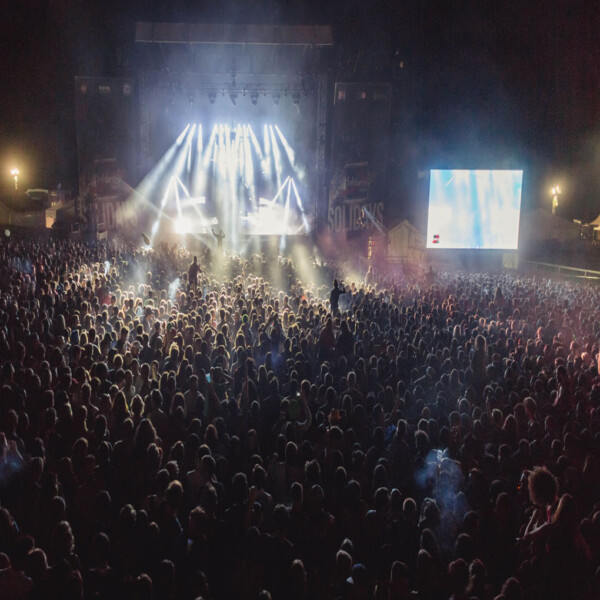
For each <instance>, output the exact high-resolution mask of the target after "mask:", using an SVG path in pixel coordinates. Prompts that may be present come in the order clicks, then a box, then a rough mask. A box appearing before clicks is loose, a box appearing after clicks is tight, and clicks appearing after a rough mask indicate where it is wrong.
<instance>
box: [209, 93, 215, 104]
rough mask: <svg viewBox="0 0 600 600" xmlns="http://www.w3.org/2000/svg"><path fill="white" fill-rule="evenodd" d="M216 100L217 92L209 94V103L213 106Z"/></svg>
mask: <svg viewBox="0 0 600 600" xmlns="http://www.w3.org/2000/svg"><path fill="white" fill-rule="evenodd" d="M216 99H217V92H214V91H211V92H208V101H209V102H210V103H211V104H214V103H215V100H216Z"/></svg>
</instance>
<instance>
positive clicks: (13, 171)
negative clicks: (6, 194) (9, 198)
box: [10, 168, 19, 190]
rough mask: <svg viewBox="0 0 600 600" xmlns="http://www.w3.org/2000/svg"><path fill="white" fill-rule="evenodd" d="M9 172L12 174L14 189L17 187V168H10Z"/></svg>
mask: <svg viewBox="0 0 600 600" xmlns="http://www.w3.org/2000/svg"><path fill="white" fill-rule="evenodd" d="M10 174H11V175H12V178H13V181H14V182H15V190H18V189H19V169H17V168H15V169H12V170H11V172H10Z"/></svg>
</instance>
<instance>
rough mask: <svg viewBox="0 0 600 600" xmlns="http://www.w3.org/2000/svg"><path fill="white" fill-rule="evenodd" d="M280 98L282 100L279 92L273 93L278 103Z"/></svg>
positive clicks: (274, 101)
mask: <svg viewBox="0 0 600 600" xmlns="http://www.w3.org/2000/svg"><path fill="white" fill-rule="evenodd" d="M280 100H281V94H280V93H279V92H275V93H274V94H273V103H274V104H277V105H278V104H279V101H280Z"/></svg>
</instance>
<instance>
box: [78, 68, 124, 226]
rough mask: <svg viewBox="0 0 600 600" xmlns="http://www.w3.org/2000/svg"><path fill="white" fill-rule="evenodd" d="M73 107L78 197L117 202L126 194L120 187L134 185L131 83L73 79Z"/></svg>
mask: <svg viewBox="0 0 600 600" xmlns="http://www.w3.org/2000/svg"><path fill="white" fill-rule="evenodd" d="M75 106H76V118H77V146H78V159H79V197H80V198H81V199H82V203H85V202H88V203H89V202H90V201H92V200H96V199H98V200H100V201H101V202H104V201H105V200H106V199H109V198H110V199H112V200H113V201H114V202H118V200H119V198H120V197H121V196H122V195H127V194H128V192H127V191H126V189H124V186H123V183H126V184H128V185H134V184H135V183H136V182H135V175H136V174H135V173H134V169H135V162H134V156H135V99H134V85H133V80H132V79H128V78H110V77H76V78H75ZM82 212H84V213H85V210H84V211H82ZM83 217H84V215H83V214H82V218H83Z"/></svg>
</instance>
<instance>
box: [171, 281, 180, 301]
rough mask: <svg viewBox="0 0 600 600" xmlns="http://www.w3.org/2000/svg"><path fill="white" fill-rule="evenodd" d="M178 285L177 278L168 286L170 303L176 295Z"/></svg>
mask: <svg viewBox="0 0 600 600" xmlns="http://www.w3.org/2000/svg"><path fill="white" fill-rule="evenodd" d="M180 284H181V281H180V279H179V277H177V279H174V280H173V281H171V283H170V284H169V300H171V302H173V301H174V300H175V294H177V290H178V289H179V285H180Z"/></svg>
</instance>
